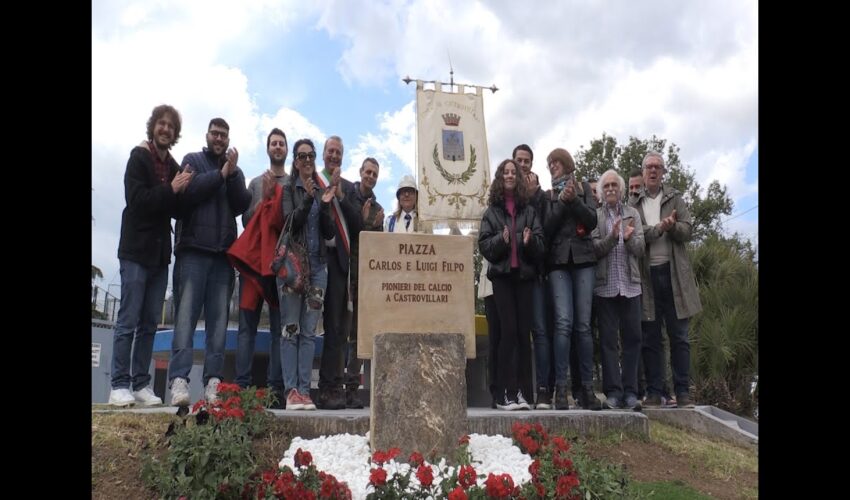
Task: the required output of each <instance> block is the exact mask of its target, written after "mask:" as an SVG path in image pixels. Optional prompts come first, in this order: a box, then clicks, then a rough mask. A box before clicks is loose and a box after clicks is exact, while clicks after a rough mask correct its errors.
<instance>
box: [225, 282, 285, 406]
mask: <svg viewBox="0 0 850 500" xmlns="http://www.w3.org/2000/svg"><path fill="white" fill-rule="evenodd" d="M263 279H269V280H274V278H263ZM245 280H246V278H245V277H244V276H242V275H241V274H240V275H239V299H240V300H242V290H243V287H244V286H245ZM263 304H264V301H262V300H260V302H259V304H257V307H255V308H254V309H253V310H249V309H242V308H241V307H240V308H239V333H238V334H237V335H236V383H237V384H239V387H242V388H243V389H244V388H245V387H248V386H249V385H251V382H252V380H251V379H252V377H251V375H252V373H251V372H252V371H251V367H252V366H253V364H254V346H255V344H256V340H257V326H258V325H259V324H260V313H262V312H263ZM269 327H270V330H271V344H270V345H269V366H268V371H267V372H266V373H267V374H266V384H267V385H268V386H269V387H271V388H273V389H275V390H277V391H283V372H282V371H281V368H280V311H279V310H277V309H272V308H271V306H269Z"/></svg>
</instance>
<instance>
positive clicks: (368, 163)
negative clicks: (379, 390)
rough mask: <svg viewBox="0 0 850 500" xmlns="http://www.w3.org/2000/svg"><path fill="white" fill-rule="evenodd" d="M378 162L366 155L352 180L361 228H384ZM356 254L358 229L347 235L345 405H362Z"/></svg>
mask: <svg viewBox="0 0 850 500" xmlns="http://www.w3.org/2000/svg"><path fill="white" fill-rule="evenodd" d="M379 169H380V165H378V160H376V159H374V158H372V157H368V158H366V159H365V160H363V164H362V165H360V182H355V183H354V200H355V201H356V202H357V206H358V207H359V208H360V218H361V219H362V220H363V227H362V228H361V231H383V230H384V208H383V207H382V206H381V204H380V203H378V200H377V199H376V198H375V193H374V191H373V189H375V184H377V182H378V172H379ZM359 255H360V231H357V232H356V233H354V234H352V235H351V265H350V266H349V267H350V268H351V272H350V275H351V288H350V290H349V293H350V294H351V303H352V306H353V309H354V311H353V315H352V319H351V329H350V332H349V334H348V362H347V363H346V366H345V370H346V374H345V407H346V408H363V402H362V401H360V397H359V396H358V395H357V389H358V388H359V387H360V369H361V368H362V367H363V360H362V359H360V358H358V357H357V279H358V273H357V265H358V261H359Z"/></svg>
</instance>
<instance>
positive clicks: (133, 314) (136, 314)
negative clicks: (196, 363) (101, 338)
mask: <svg viewBox="0 0 850 500" xmlns="http://www.w3.org/2000/svg"><path fill="white" fill-rule="evenodd" d="M119 264H120V266H121V268H120V269H121V307H120V308H119V309H118V320H117V321H116V322H115V336H114V337H113V339H112V388H113V389H129V388H130V380H131V373H132V382H133V386H132V389H133V390H134V391H138V390H140V389H143V388H144V387H145V386H147V385H148V384H149V383H150V380H151V375H150V364H151V357H152V356H153V339H154V335H156V325H157V324H158V323H159V319H160V316H161V315H162V303H163V301H164V300H165V288H166V287H167V286H168V266H167V265H166V266H162V267H158V268H148V267H146V266H143V265H141V264H139V263H137V262H133V261H131V260H126V259H119ZM131 350H132V372H131V357H130V352H131Z"/></svg>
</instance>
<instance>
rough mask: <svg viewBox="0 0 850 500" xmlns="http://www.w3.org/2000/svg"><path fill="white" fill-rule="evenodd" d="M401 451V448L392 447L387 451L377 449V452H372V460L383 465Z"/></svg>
mask: <svg viewBox="0 0 850 500" xmlns="http://www.w3.org/2000/svg"><path fill="white" fill-rule="evenodd" d="M399 453H401V450H400V449H398V448H390V449H389V450H387V451H381V450H375V453H373V454H372V461H373V462H375V463H376V464H378V465H383V464H384V462H389V461H390V460H392V459H393V458H395V457H396V456H397V455H398V454H399Z"/></svg>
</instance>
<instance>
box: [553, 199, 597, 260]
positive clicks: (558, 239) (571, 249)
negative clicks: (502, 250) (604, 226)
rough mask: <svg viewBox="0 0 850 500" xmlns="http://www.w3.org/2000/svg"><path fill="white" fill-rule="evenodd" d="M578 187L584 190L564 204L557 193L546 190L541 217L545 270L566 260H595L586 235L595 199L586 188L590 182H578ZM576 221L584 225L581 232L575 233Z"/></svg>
mask: <svg viewBox="0 0 850 500" xmlns="http://www.w3.org/2000/svg"><path fill="white" fill-rule="evenodd" d="M582 187H583V189H584V193H583V194H577V195H576V197H575V199H573V201H571V202H568V203H564V202H562V201H561V200H560V199H559V195H560V192H557V191H554V190H551V189H550V190H549V191H547V192H546V195H545V199H544V200H543V217H542V218H543V233H544V234H545V235H546V246H547V252H546V268H547V269H548V270H549V271H551V270H552V269H553V268H554V267H556V266H564V265H567V264H570V263H572V264H586V263H594V262H596V255H595V254H594V253H593V239H592V238H591V237H590V233H591V232H592V231H593V230H594V229H595V228H596V208H595V207H596V200H595V199H594V198H593V193H591V191H590V184H588V183H587V182H582ZM579 224H582V225H583V226H584V234H583V235H579V234H578V232H577V230H578V225H579ZM571 257H572V259H571Z"/></svg>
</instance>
